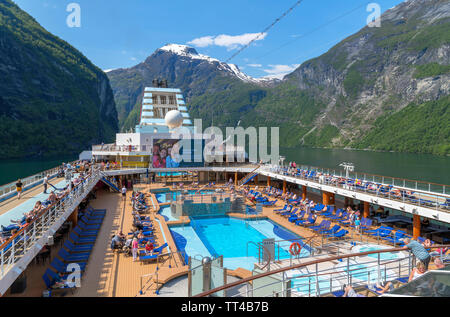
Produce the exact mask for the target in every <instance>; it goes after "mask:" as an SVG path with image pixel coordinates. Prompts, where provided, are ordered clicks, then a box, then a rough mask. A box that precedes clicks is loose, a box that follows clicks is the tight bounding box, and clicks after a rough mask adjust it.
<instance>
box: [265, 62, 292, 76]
mask: <svg viewBox="0 0 450 317" xmlns="http://www.w3.org/2000/svg"><path fill="white" fill-rule="evenodd" d="M299 66H300V64H292V65H279V64H278V65H269V67H270V68H268V69H264V72H266V73H267V74H269V75H268V76H266V77H269V78H278V79H283V77H284V76H286V75H287V74H289V73H291V72H293V71H294V70H295V69H296V68H297V67H299Z"/></svg>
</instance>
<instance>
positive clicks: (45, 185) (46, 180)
mask: <svg viewBox="0 0 450 317" xmlns="http://www.w3.org/2000/svg"><path fill="white" fill-rule="evenodd" d="M43 183H44V194H47V186H48V177H47V175H45V176H44V180H43Z"/></svg>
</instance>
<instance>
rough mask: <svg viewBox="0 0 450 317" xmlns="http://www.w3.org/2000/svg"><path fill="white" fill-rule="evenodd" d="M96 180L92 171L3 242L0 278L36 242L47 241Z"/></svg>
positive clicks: (0, 251)
mask: <svg viewBox="0 0 450 317" xmlns="http://www.w3.org/2000/svg"><path fill="white" fill-rule="evenodd" d="M99 180H100V174H99V171H98V170H97V169H93V172H92V174H91V175H89V176H88V177H86V178H85V179H84V180H83V181H81V182H80V183H79V184H77V185H76V186H75V187H74V188H73V189H72V191H71V192H69V193H67V194H66V195H64V196H63V197H62V198H61V199H60V200H58V201H57V202H55V203H54V204H52V205H50V206H49V207H47V208H46V209H44V210H43V211H42V212H41V214H40V215H39V216H38V217H37V218H36V219H35V220H33V221H32V222H31V223H29V224H28V225H27V226H26V227H23V228H22V229H20V230H19V231H18V232H17V233H15V234H14V235H12V236H11V237H10V238H9V239H8V240H7V241H6V242H5V243H3V244H2V245H1V246H0V279H1V278H3V277H4V276H5V275H6V274H7V273H8V272H9V271H10V270H11V268H13V267H14V265H15V264H16V263H17V262H18V261H19V260H20V259H21V258H23V257H24V256H25V255H26V254H27V252H28V251H30V250H31V249H33V248H34V247H35V245H36V244H37V242H38V241H41V240H42V239H44V240H45V239H46V238H48V236H49V235H51V234H52V232H51V231H50V229H53V230H54V231H53V232H55V231H56V230H57V229H59V226H60V225H61V224H62V223H63V222H64V221H65V220H66V219H67V217H68V216H69V215H70V213H71V212H73V210H74V209H75V208H76V207H77V206H78V205H79V203H80V202H81V201H82V200H83V199H84V197H86V195H87V194H88V193H89V192H90V191H91V190H92V188H93V187H94V186H95V184H96V183H97V182H98V181H99ZM55 226H57V228H52V227H55ZM45 242H46V241H45ZM31 259H32V258H31ZM31 259H30V260H31Z"/></svg>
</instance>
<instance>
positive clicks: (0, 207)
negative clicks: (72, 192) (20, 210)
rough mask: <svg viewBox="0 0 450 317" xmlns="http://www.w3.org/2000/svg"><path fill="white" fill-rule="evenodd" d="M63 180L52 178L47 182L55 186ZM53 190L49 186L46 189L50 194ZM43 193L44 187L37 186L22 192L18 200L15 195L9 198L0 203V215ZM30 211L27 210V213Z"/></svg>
mask: <svg viewBox="0 0 450 317" xmlns="http://www.w3.org/2000/svg"><path fill="white" fill-rule="evenodd" d="M63 180H64V178H63V177H62V178H53V179H51V180H49V182H50V183H51V184H57V183H59V182H60V181H63ZM53 190H54V188H53V187H51V186H50V185H49V186H48V187H47V193H49V194H50V193H51V191H53ZM43 191H44V185H42V184H41V185H37V186H36V187H33V188H31V189H29V190H27V191H24V192H22V196H21V197H20V199H17V195H15V196H14V197H11V198H9V199H7V200H5V201H2V202H0V215H3V214H4V213H6V212H8V211H10V210H11V209H13V208H15V207H17V206H19V205H21V204H23V203H25V202H26V201H27V200H29V199H30V198H33V197H35V196H36V195H38V194H40V193H42V192H43ZM28 211H30V210H27V212H28Z"/></svg>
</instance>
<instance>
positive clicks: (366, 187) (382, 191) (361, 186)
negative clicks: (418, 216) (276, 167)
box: [280, 168, 450, 209]
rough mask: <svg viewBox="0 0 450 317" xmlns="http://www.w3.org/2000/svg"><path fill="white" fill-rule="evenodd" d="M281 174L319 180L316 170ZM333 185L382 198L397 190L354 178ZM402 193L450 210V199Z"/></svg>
mask: <svg viewBox="0 0 450 317" xmlns="http://www.w3.org/2000/svg"><path fill="white" fill-rule="evenodd" d="M280 172H281V174H284V175H293V176H297V177H301V178H306V179H311V180H315V181H317V180H318V178H319V176H318V174H317V171H315V170H303V169H300V168H297V169H296V170H295V172H294V173H288V171H287V169H284V170H281V171H280ZM327 181H329V182H331V177H327ZM333 183H335V184H336V185H337V184H340V185H344V184H347V185H349V186H352V187H354V188H355V189H357V190H360V191H365V192H371V193H373V194H377V195H381V196H385V197H387V196H389V195H390V193H391V191H392V190H393V189H394V188H395V187H394V186H393V185H386V184H381V183H377V182H372V181H364V182H362V183H359V182H358V181H357V180H356V179H354V178H348V179H344V178H339V179H338V180H337V181H336V182H333ZM371 185H375V186H376V189H374V188H371ZM400 193H401V196H400V197H398V198H399V199H400V198H401V199H403V198H405V199H406V200H408V201H410V202H411V203H413V204H417V205H423V206H428V207H440V208H444V209H450V198H447V199H446V201H445V202H443V203H439V202H436V201H433V200H430V199H424V198H418V197H416V196H415V195H414V194H408V192H407V191H405V190H400ZM390 196H391V198H393V199H395V198H396V196H395V194H394V195H393V194H391V195H390Z"/></svg>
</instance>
